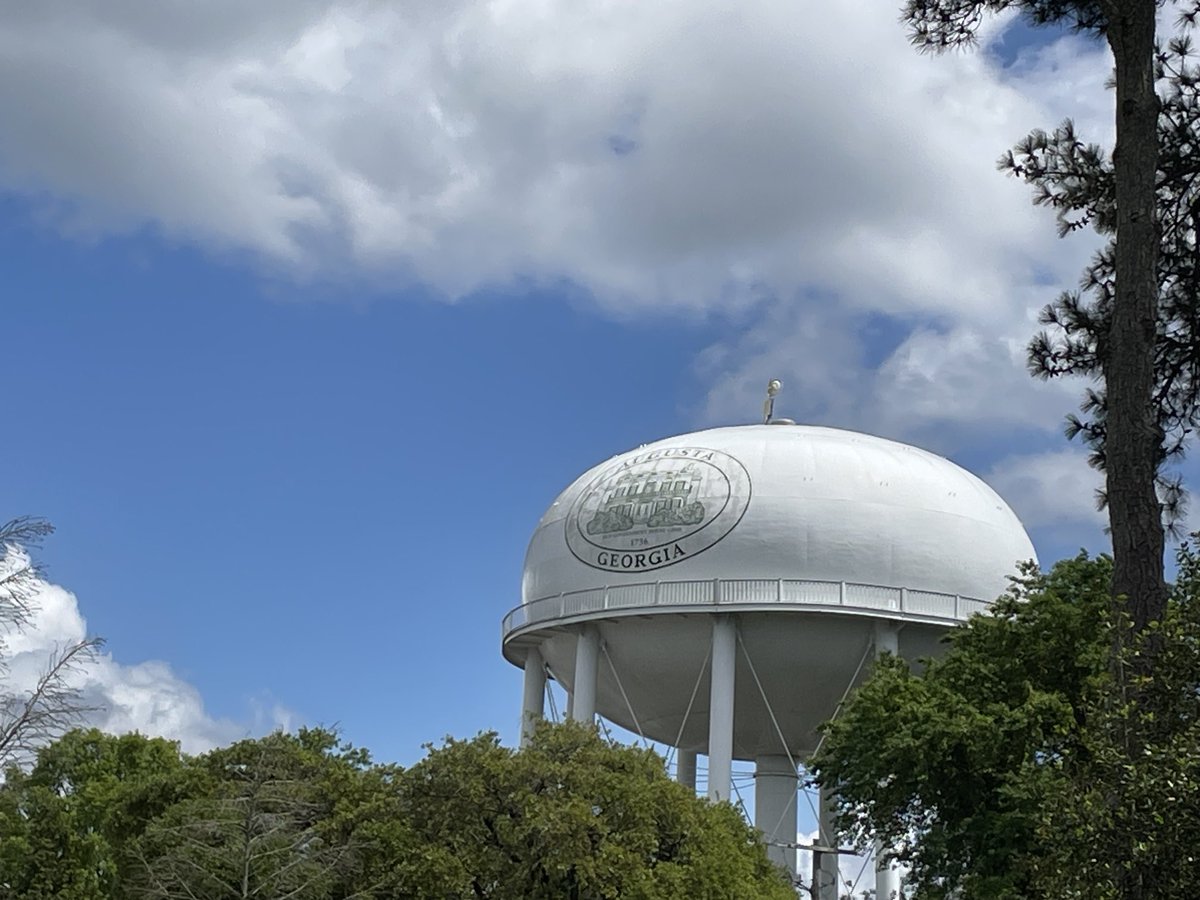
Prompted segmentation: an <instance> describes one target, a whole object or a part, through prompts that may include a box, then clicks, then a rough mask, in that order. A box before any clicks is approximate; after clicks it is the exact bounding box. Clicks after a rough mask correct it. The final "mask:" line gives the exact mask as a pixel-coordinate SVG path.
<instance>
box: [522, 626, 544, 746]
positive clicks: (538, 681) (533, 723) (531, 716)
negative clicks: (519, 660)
mask: <svg viewBox="0 0 1200 900" xmlns="http://www.w3.org/2000/svg"><path fill="white" fill-rule="evenodd" d="M545 702H546V664H545V662H544V661H543V659H542V651H541V650H539V649H538V648H537V647H530V648H529V653H527V654H526V656H525V697H524V700H523V701H522V703H521V746H522V747H524V746H525V745H526V744H528V743H529V738H530V737H531V736H532V735H533V729H534V728H536V727H537V724H538V723H539V722H540V721H542V717H543V716H544V715H545Z"/></svg>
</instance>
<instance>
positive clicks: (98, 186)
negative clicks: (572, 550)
mask: <svg viewBox="0 0 1200 900" xmlns="http://www.w3.org/2000/svg"><path fill="white" fill-rule="evenodd" d="M74 6H75V4H73V3H71V2H68V0H61V2H56V3H48V4H43V5H41V6H39V7H38V8H37V9H34V8H32V7H31V8H29V9H28V10H26V11H23V12H22V13H21V15H20V16H19V17H18V20H17V21H16V22H15V23H14V24H13V26H12V28H11V29H10V34H9V35H8V36H6V37H5V38H3V39H0V83H3V84H4V85H6V87H4V88H3V89H0V113H5V115H6V121H8V122H9V123H10V124H9V126H8V128H7V130H6V131H7V133H6V134H5V135H4V136H2V137H0V197H2V198H3V199H2V200H0V258H3V260H4V264H5V276H6V277H5V286H4V288H3V289H2V290H3V297H4V302H3V310H4V322H5V326H6V333H7V334H8V336H9V340H8V342H7V347H6V353H5V368H6V371H7V374H8V386H9V397H10V400H9V402H10V409H11V412H10V424H11V426H12V427H10V432H9V433H10V439H9V440H8V441H6V442H5V446H4V448H3V450H2V451H0V453H2V458H3V460H4V463H5V470H6V471H7V473H8V478H7V479H6V480H5V485H6V489H7V490H6V502H5V506H6V513H7V514H8V515H19V514H35V515H41V516H45V517H47V518H49V519H51V520H52V521H53V522H54V523H55V525H56V526H57V527H58V533H57V534H56V535H55V536H54V537H53V538H52V539H51V540H50V542H49V543H48V545H47V546H46V547H45V549H44V550H43V551H42V553H41V556H42V558H43V559H44V561H45V562H46V563H47V564H48V565H49V567H50V571H49V578H50V580H51V581H52V582H53V584H54V585H56V586H58V587H55V588H54V590H53V591H52V592H51V593H48V594H47V606H48V612H47V616H46V618H45V621H44V622H43V628H44V638H45V641H46V642H52V641H53V640H57V639H61V638H62V637H64V636H69V635H70V634H72V633H74V632H73V629H75V630H78V629H79V628H80V627H82V624H81V620H80V617H82V618H84V619H86V623H87V628H88V629H89V630H90V631H91V632H93V633H97V634H100V635H103V636H105V637H106V638H107V639H108V642H109V644H108V651H109V653H110V654H111V658H110V659H109V660H108V661H107V662H106V664H105V668H104V670H103V673H102V675H101V676H98V677H97V681H96V683H95V685H94V686H93V687H94V689H95V690H96V691H97V692H98V693H99V694H100V695H101V696H103V697H105V698H107V699H108V700H109V701H110V702H112V703H113V704H114V705H115V706H116V707H119V708H120V710H121V714H120V715H119V716H115V717H114V718H112V719H109V720H106V721H107V723H108V724H109V725H110V726H111V727H138V728H142V729H143V730H149V731H156V732H160V733H167V734H170V735H171V736H173V737H180V738H182V739H183V740H184V741H185V744H187V745H189V746H192V747H197V748H198V747H201V746H205V745H206V744H211V743H212V742H214V741H219V740H223V739H228V738H230V737H236V736H238V735H241V734H244V733H253V732H256V731H261V730H263V729H265V728H270V727H272V726H273V725H275V724H296V723H299V722H305V723H321V724H327V725H333V724H337V725H339V726H340V727H341V728H342V729H343V730H344V732H345V734H346V736H347V737H348V738H349V739H351V740H352V741H354V742H355V743H358V744H364V745H366V746H368V747H370V748H371V749H372V750H373V751H374V752H375V753H376V755H377V756H378V757H381V758H384V759H395V760H399V761H401V762H410V761H412V760H414V759H416V758H417V757H418V756H419V755H420V754H421V749H420V745H421V744H422V743H423V742H426V741H436V740H438V739H440V738H441V737H442V736H443V735H445V734H455V735H469V734H473V733H474V732H476V731H478V730H481V729H497V730H499V731H500V732H501V733H502V734H503V735H504V736H505V737H506V738H507V739H511V738H512V737H513V736H514V734H515V726H516V721H517V715H518V705H519V700H520V677H519V673H518V672H517V671H516V670H514V669H512V668H511V667H510V666H509V665H508V664H507V663H505V662H504V661H503V659H502V657H501V655H500V652H499V623H500V619H501V617H502V616H503V614H504V613H505V612H506V611H507V610H508V609H509V608H510V607H512V606H513V605H515V604H516V603H517V601H518V599H519V597H518V591H519V584H520V567H521V561H522V557H523V554H524V548H525V543H526V540H527V538H528V536H529V534H530V533H531V531H532V528H533V526H534V524H535V523H536V521H537V519H538V517H539V516H540V514H541V512H542V510H543V509H544V508H545V506H546V505H547V504H548V503H549V502H550V501H551V499H552V498H553V497H554V495H555V494H556V493H557V492H558V491H559V490H560V489H561V488H562V487H563V486H565V485H566V484H567V483H568V482H569V481H570V480H572V479H573V478H574V477H575V476H576V475H577V474H578V473H579V472H581V471H583V470H584V469H586V468H588V467H589V466H591V465H592V464H594V463H596V462H598V461H599V460H601V459H604V458H606V457H607V456H609V455H611V454H612V453H614V452H617V451H620V450H623V449H626V448H629V447H631V446H634V445H636V444H639V443H642V442H645V441H648V440H652V439H655V438H657V437H661V436H665V435H668V434H672V433H677V432H680V431H686V430H690V429H693V428H698V427H704V426H708V425H712V424H730V423H736V422H744V421H751V420H753V419H755V417H756V416H757V413H758V408H759V403H760V400H761V392H762V388H763V385H764V384H765V382H766V380H767V378H769V377H780V378H782V379H783V380H784V381H785V384H786V388H785V392H784V395H783V396H782V397H781V399H780V401H779V411H780V412H781V413H782V414H786V415H792V416H793V417H795V418H797V419H801V420H804V421H810V422H816V423H821V424H831V425H841V426H846V427H856V428H861V429H864V430H868V431H873V432H875V433H879V434H883V435H885V436H888V437H893V438H897V439H901V440H909V441H913V442H915V443H918V444H920V445H922V446H926V447H928V448H930V449H933V450H935V451H937V452H941V453H944V454H947V455H949V456H951V457H952V458H953V459H955V460H956V461H958V462H960V463H961V464H963V465H966V466H968V467H969V468H971V469H972V470H974V471H976V472H978V473H979V474H981V475H983V476H984V477H985V478H987V479H988V480H989V481H991V482H992V483H993V484H994V485H995V486H996V487H997V488H998V489H999V490H1000V491H1001V492H1002V493H1003V494H1005V496H1006V497H1008V498H1009V500H1010V502H1012V504H1013V505H1014V507H1015V508H1016V509H1017V511H1018V513H1019V514H1021V515H1022V516H1023V517H1024V519H1025V521H1026V522H1027V524H1028V526H1029V528H1030V530H1031V533H1032V534H1033V536H1034V538H1035V543H1036V545H1037V547H1038V549H1039V553H1040V555H1041V556H1042V558H1043V560H1052V559H1054V558H1057V557H1060V556H1063V555H1066V554H1069V553H1072V552H1074V551H1075V550H1076V549H1077V548H1079V547H1080V546H1087V547H1089V548H1091V549H1093V550H1097V549H1101V548H1103V546H1104V539H1103V535H1102V533H1101V524H1100V520H1099V518H1098V517H1097V515H1096V514H1095V513H1094V511H1093V510H1092V502H1091V495H1090V494H1091V490H1092V488H1093V487H1094V484H1095V478H1094V476H1093V475H1092V474H1091V473H1090V472H1089V471H1088V470H1087V469H1086V466H1084V465H1083V464H1082V462H1081V456H1080V452H1079V448H1073V447H1071V446H1069V445H1067V444H1066V443H1065V442H1064V441H1063V440H1062V438H1061V436H1060V433H1059V432H1060V426H1061V421H1062V416H1063V415H1064V414H1065V413H1066V412H1068V411H1069V410H1070V409H1071V408H1072V407H1073V404H1074V399H1075V397H1076V395H1077V394H1078V390H1079V386H1077V385H1070V386H1065V387H1064V386H1055V385H1049V386H1046V385H1037V384H1035V383H1033V382H1032V381H1030V380H1029V379H1028V378H1027V376H1026V375H1025V373H1024V371H1023V367H1022V363H1021V356H1022V350H1021V347H1022V346H1023V343H1024V341H1025V340H1026V339H1027V338H1028V336H1029V334H1030V333H1031V331H1032V328H1033V325H1032V317H1033V315H1034V313H1035V312H1036V309H1037V307H1038V306H1040V305H1041V304H1042V303H1044V302H1046V301H1047V300H1048V299H1050V298H1051V297H1052V296H1053V294H1054V293H1055V292H1056V291H1057V290H1060V289H1061V288H1063V287H1067V286H1070V285H1071V284H1073V282H1074V279H1075V277H1076V275H1077V273H1078V271H1079V268H1080V266H1081V264H1082V262H1083V261H1084V260H1085V259H1086V258H1087V255H1088V254H1089V253H1090V252H1091V249H1092V248H1093V246H1094V243H1089V241H1088V239H1087V238H1082V239H1080V240H1078V241H1075V242H1074V243H1060V242H1057V241H1056V240H1055V238H1054V232H1053V223H1052V221H1050V220H1049V219H1048V217H1047V216H1045V215H1044V214H1043V213H1042V212H1039V211H1035V210H1033V209H1031V207H1030V205H1029V202H1028V196H1027V194H1026V192H1025V191H1024V189H1023V188H1022V187H1021V186H1020V185H1018V184H1016V183H1014V182H1012V181H1009V180H1006V179H1004V178H1003V177H1001V176H999V175H997V174H996V173H995V171H994V166H993V162H994V159H995V158H996V157H997V156H998V155H999V154H1000V152H1001V151H1002V150H1004V149H1005V148H1006V147H1007V146H1009V145H1010V144H1011V143H1012V142H1013V141H1015V140H1016V139H1018V138H1019V137H1020V136H1021V135H1022V134H1023V133H1024V131H1026V130H1028V129H1029V128H1033V127H1037V126H1046V125H1053V124H1054V123H1055V122H1057V121H1058V120H1059V119H1060V118H1061V117H1062V116H1063V115H1065V114H1067V113H1072V114H1075V115H1077V117H1078V118H1079V120H1080V123H1081V127H1083V128H1085V129H1089V130H1090V132H1091V133H1094V134H1095V135H1096V137H1097V138H1098V139H1104V138H1105V136H1106V134H1107V131H1106V129H1107V128H1108V127H1109V125H1108V123H1107V117H1108V114H1109V103H1110V102H1111V101H1110V98H1109V97H1108V95H1107V94H1106V93H1105V92H1104V90H1103V87H1102V84H1103V81H1104V77H1105V74H1106V71H1107V68H1106V63H1105V62H1104V58H1103V55H1102V54H1101V53H1100V52H1099V51H1098V50H1097V48H1095V47H1093V46H1089V45H1087V44H1086V43H1084V42H1082V41H1080V40H1079V39H1077V38H1073V37H1070V36H1062V35H1057V34H1055V35H1049V36H1047V35H1043V34H1038V33H1036V32H1031V31H1029V30H1028V29H1022V28H1020V27H1019V26H1016V27H1014V28H1013V29H1012V30H1008V31H1005V26H1006V24H1011V23H1003V22H1001V23H995V24H993V25H992V26H990V28H989V30H988V31H987V33H986V34H985V36H984V37H985V41H984V43H985V48H984V50H985V52H983V53H981V54H960V55H954V56H951V57H946V58H939V59H930V58H927V57H922V56H919V55H917V54H915V53H913V52H912V51H911V50H910V49H909V48H908V47H907V46H906V42H905V39H904V34H903V32H902V30H901V29H900V28H899V26H898V25H897V24H896V22H895V21H894V17H893V16H890V15H887V16H882V17H881V21H878V22H876V21H874V20H866V19H863V20H862V21H861V22H860V21H859V18H858V17H860V14H861V9H860V7H861V6H862V5H861V4H855V3H851V2H843V3H831V4H828V10H826V11H824V12H822V13H820V14H819V15H813V16H811V17H810V18H808V19H807V20H806V21H805V23H804V27H801V26H800V22H799V20H800V13H799V11H798V10H797V9H793V8H787V7H780V6H779V4H772V3H767V2H762V3H758V2H754V3H748V4H745V5H744V7H742V8H741V11H740V12H738V13H737V14H736V16H735V19H736V21H733V24H734V25H735V26H736V27H734V28H733V29H732V30H731V29H730V24H731V20H730V16H732V15H734V14H733V13H730V12H729V10H728V9H725V8H723V7H721V6H720V5H719V4H708V3H692V4H684V5H679V4H665V5H662V6H661V7H657V6H656V8H655V9H650V8H649V6H638V7H634V6H624V5H622V4H614V3H605V2H600V0H590V2H586V3H582V4H579V5H578V6H577V7H574V8H572V9H571V10H565V9H557V8H553V7H549V6H543V5H539V4H533V3H525V4H522V3H513V4H493V5H490V6H485V5H482V4H478V3H473V2H466V0H463V2H453V3H444V4H421V3H417V4H413V5H412V6H411V8H409V9H406V10H403V11H400V10H397V9H396V8H395V5H394V4H383V3H375V2H365V3H348V2H345V3H343V2H337V0H304V2H296V3H288V4H285V3H282V2H280V3H274V2H271V3H263V4H260V5H258V6H256V7H255V9H254V10H253V11H250V10H245V9H242V8H241V7H240V5H237V4H227V6H228V9H225V7H224V6H222V5H221V4H215V5H214V6H213V7H212V8H211V9H210V10H209V11H208V12H198V11H196V10H192V9H185V8H183V7H182V6H170V5H168V6H164V7H161V8H160V9H159V10H158V11H157V12H155V13H154V14H153V15H151V14H148V13H146V12H145V10H144V9H143V10H140V11H139V8H138V7H137V5H136V4H112V5H111V6H109V7H106V8H105V10H103V11H98V10H96V9H90V8H89V10H88V11H87V13H86V14H84V13H83V12H81V10H82V9H83V7H82V6H80V7H79V9H75V10H74V11H75V12H78V13H79V16H73V15H71V14H69V13H72V10H73V7H74ZM217 7H221V8H220V9H218V8H217ZM851 23H857V30H856V38H855V39H856V41H857V42H858V43H857V45H856V56H855V57H854V58H853V59H852V58H850V57H849V56H848V51H847V50H845V49H844V48H842V49H839V47H838V43H839V41H838V40H834V39H832V36H837V35H841V34H844V33H845V32H846V30H847V29H848V27H849V26H850V24H851ZM8 69H11V70H12V71H13V72H16V71H18V70H19V71H20V72H21V73H23V74H24V76H25V78H26V81H25V82H24V83H26V84H28V85H30V86H31V91H30V93H29V94H28V95H26V94H23V93H22V92H21V91H19V90H17V89H16V88H15V87H13V84H14V80H13V78H7V77H3V76H4V70H8ZM68 592H69V593H68Z"/></svg>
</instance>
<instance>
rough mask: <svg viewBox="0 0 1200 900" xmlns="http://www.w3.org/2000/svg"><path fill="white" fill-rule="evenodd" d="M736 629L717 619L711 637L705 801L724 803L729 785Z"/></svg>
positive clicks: (731, 622)
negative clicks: (706, 789)
mask: <svg viewBox="0 0 1200 900" xmlns="http://www.w3.org/2000/svg"><path fill="white" fill-rule="evenodd" d="M736 667H737V625H736V623H735V622H734V620H733V617H732V616H727V615H722V616H717V617H716V619H714V620H713V634H712V669H711V671H712V686H711V690H710V693H709V705H708V799H709V800H712V801H713V802H714V803H715V802H718V801H721V800H728V799H729V795H730V790H731V788H732V785H733V687H734V672H735V670H736Z"/></svg>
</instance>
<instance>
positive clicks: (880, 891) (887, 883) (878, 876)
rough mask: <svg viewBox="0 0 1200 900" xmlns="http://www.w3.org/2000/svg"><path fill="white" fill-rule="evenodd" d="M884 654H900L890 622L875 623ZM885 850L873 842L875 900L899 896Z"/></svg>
mask: <svg viewBox="0 0 1200 900" xmlns="http://www.w3.org/2000/svg"><path fill="white" fill-rule="evenodd" d="M884 652H887V653H899V652H900V632H899V629H897V628H896V626H895V625H894V624H892V623H891V622H876V623H875V656H876V657H878V656H881V655H882V654H883V653H884ZM885 849H886V848H885V847H884V846H883V843H882V842H881V841H876V842H875V897H876V898H877V900H894V898H897V897H899V896H900V873H899V872H897V871H896V870H895V869H893V868H892V867H891V866H888V865H883V866H881V865H880V863H879V860H880V858H881V857H882V856H883V853H884V851H885Z"/></svg>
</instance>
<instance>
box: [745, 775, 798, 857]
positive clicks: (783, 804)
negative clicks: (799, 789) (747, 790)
mask: <svg viewBox="0 0 1200 900" xmlns="http://www.w3.org/2000/svg"><path fill="white" fill-rule="evenodd" d="M754 825H755V827H756V828H758V830H759V831H761V832H762V834H763V840H765V841H766V842H767V858H768V859H770V860H771V862H773V863H775V865H777V866H782V867H783V868H784V869H786V870H787V873H788V874H789V875H795V874H796V848H795V847H780V846H779V844H784V843H786V844H794V843H795V842H796V767H795V766H794V765H792V761H791V760H790V759H788V758H787V757H786V756H760V757H758V758H757V759H756V760H755V761H754Z"/></svg>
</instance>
